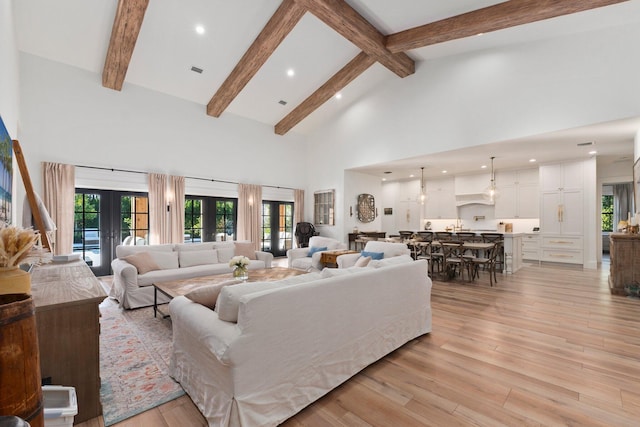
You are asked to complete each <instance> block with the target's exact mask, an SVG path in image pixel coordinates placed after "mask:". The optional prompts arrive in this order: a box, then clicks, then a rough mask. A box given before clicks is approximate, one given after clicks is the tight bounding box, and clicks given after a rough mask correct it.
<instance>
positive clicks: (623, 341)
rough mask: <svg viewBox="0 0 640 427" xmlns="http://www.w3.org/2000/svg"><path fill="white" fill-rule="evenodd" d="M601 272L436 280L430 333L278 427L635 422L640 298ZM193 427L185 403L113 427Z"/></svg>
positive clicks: (198, 419) (639, 412) (638, 415)
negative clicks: (619, 290)
mask: <svg viewBox="0 0 640 427" xmlns="http://www.w3.org/2000/svg"><path fill="white" fill-rule="evenodd" d="M607 275H608V264H604V266H603V268H602V269H599V270H582V269H581V268H580V269H578V268H575V267H556V266H543V267H540V266H538V265H537V264H535V265H531V266H526V267H525V268H524V269H522V270H520V271H518V272H517V273H516V274H514V275H509V276H502V275H499V276H498V281H499V282H498V284H497V286H495V287H493V288H491V287H489V283H488V279H487V278H486V274H485V275H483V277H481V279H480V280H478V281H476V282H475V283H466V282H455V281H453V282H441V281H434V285H433V290H432V307H433V332H432V333H431V334H428V335H425V336H422V337H420V338H418V339H415V340H413V341H411V342H409V343H407V344H406V345H405V346H403V347H402V348H400V349H398V350H397V351H395V352H393V353H391V354H390V355H388V356H387V357H385V358H384V359H382V360H380V361H378V362H377V363H375V364H373V365H371V366H369V367H368V368H366V369H364V370H363V371H362V372H360V373H359V374H358V375H356V376H354V377H353V378H351V379H350V380H349V381H347V382H346V383H344V384H343V385H342V386H340V387H338V388H336V389H335V390H333V391H332V392H331V393H329V394H327V395H326V396H325V397H323V398H322V399H320V400H319V401H317V402H315V403H314V404H312V405H310V406H309V407H307V408H306V409H304V410H303V411H301V412H300V413H298V414H297V415H295V416H294V417H292V418H291V419H289V420H288V421H287V422H285V423H284V424H283V425H284V426H287V427H298V426H394V427H395V426H462V425H474V426H491V427H493V426H501V425H505V426H542V425H544V426H560V425H571V426H638V425H640V332H639V331H640V300H638V299H630V298H626V297H621V296H612V295H611V294H610V293H609V289H608V286H607ZM201 425H206V424H205V422H204V419H203V418H202V416H201V415H200V413H199V412H198V410H197V409H196V408H195V406H194V405H193V403H192V402H191V400H190V399H189V398H188V397H186V396H183V397H181V398H179V399H177V400H174V401H172V402H169V403H167V404H165V405H163V406H160V407H158V408H155V409H153V410H150V411H148V412H145V413H143V414H140V415H139V416H137V417H134V418H131V419H129V420H126V421H123V422H121V423H119V424H117V427H125V426H142V427H158V426H167V427H186V426H201ZM81 426H82V427H98V426H100V427H102V426H103V423H102V418H96V419H95V420H91V421H89V422H85V423H83V424H81Z"/></svg>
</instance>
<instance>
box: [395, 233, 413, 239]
mask: <svg viewBox="0 0 640 427" xmlns="http://www.w3.org/2000/svg"><path fill="white" fill-rule="evenodd" d="M398 233H399V234H400V238H401V239H402V241H406V240H409V239H411V236H413V231H398Z"/></svg>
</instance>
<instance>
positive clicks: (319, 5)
mask: <svg viewBox="0 0 640 427" xmlns="http://www.w3.org/2000/svg"><path fill="white" fill-rule="evenodd" d="M298 1H299V2H300V3H301V4H304V5H305V6H306V8H307V10H308V11H309V12H311V13H312V14H313V15H315V16H316V17H317V18H318V19H320V20H321V21H322V22H324V23H325V24H327V25H328V26H329V27H331V28H333V29H334V30H335V31H336V32H337V33H338V34H340V35H342V36H343V37H344V38H346V39H347V40H349V41H350V42H351V43H353V44H354V45H356V46H357V47H358V48H359V49H361V50H362V51H363V52H365V53H367V54H369V55H371V56H372V57H374V58H375V60H376V61H378V62H379V63H380V64H382V65H384V66H385V67H387V68H388V69H389V70H391V71H392V72H394V73H396V74H397V75H398V76H400V77H406V76H409V75H411V74H413V73H414V72H415V62H414V61H413V59H411V58H410V57H409V56H408V55H406V54H405V53H402V52H398V53H392V52H390V51H389V50H388V49H387V48H386V46H385V43H386V42H385V40H386V38H385V36H384V35H383V34H382V33H380V32H379V31H378V30H377V29H376V28H375V27H374V26H373V25H371V24H370V23H369V22H368V21H367V20H366V19H364V18H363V17H362V15H360V14H359V13H358V12H357V11H356V10H355V9H353V8H352V7H351V6H349V5H348V4H347V3H346V2H345V1H344V0H298Z"/></svg>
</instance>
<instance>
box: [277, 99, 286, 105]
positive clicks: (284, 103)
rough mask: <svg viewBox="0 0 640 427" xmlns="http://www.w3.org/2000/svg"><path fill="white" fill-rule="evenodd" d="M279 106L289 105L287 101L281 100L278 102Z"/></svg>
mask: <svg viewBox="0 0 640 427" xmlns="http://www.w3.org/2000/svg"><path fill="white" fill-rule="evenodd" d="M278 104H280V105H287V101H284V100H282V99H281V100H280V101H278Z"/></svg>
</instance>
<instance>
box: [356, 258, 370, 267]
mask: <svg viewBox="0 0 640 427" xmlns="http://www.w3.org/2000/svg"><path fill="white" fill-rule="evenodd" d="M369 261H371V257H370V256H361V257H360V258H358V260H357V261H356V264H355V266H356V267H366V266H367V264H369Z"/></svg>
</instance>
